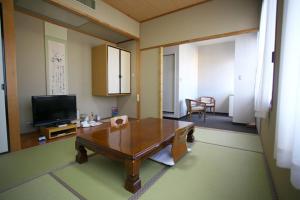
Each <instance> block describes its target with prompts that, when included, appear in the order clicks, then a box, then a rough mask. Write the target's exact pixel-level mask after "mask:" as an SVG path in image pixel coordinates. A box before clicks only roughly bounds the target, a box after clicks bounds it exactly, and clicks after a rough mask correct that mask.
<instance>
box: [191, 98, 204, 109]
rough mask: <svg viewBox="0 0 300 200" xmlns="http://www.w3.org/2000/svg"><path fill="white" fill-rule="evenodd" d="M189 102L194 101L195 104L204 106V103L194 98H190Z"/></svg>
mask: <svg viewBox="0 0 300 200" xmlns="http://www.w3.org/2000/svg"><path fill="white" fill-rule="evenodd" d="M190 101H191V102H195V103H196V104H197V105H200V106H203V107H206V103H204V102H202V101H199V100H194V99H190Z"/></svg>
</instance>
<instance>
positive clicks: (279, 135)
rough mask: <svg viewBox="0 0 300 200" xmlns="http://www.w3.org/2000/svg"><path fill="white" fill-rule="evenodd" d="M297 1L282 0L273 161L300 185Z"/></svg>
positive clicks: (299, 8)
mask: <svg viewBox="0 0 300 200" xmlns="http://www.w3.org/2000/svg"><path fill="white" fill-rule="evenodd" d="M299 20H300V1H299V0H286V1H284V12H283V27H282V38H281V40H282V41H281V55H280V69H279V86H278V87H279V88H278V105H277V120H276V144H275V157H276V159H277V165H278V166H279V167H283V168H289V169H291V182H292V184H293V185H294V186H295V187H296V188H298V189H300V23H299Z"/></svg>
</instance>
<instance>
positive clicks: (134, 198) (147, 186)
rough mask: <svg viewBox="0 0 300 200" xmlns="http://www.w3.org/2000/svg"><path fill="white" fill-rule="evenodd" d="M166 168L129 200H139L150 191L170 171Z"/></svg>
mask: <svg viewBox="0 0 300 200" xmlns="http://www.w3.org/2000/svg"><path fill="white" fill-rule="evenodd" d="M169 168H170V167H168V166H165V167H164V168H162V169H161V170H160V171H159V172H158V173H156V174H155V175H154V176H153V177H152V178H151V179H150V180H149V181H147V182H146V183H145V184H144V185H143V186H142V187H141V188H140V189H139V190H138V191H137V192H136V193H134V194H133V195H132V196H131V197H129V199H128V200H138V199H139V198H140V197H141V196H142V195H143V194H144V193H145V192H146V191H148V190H149V189H150V188H151V187H152V186H153V185H154V184H155V183H156V182H157V181H158V180H159V179H160V178H161V177H162V176H163V175H164V174H165V173H166V172H167V170H168V169H169Z"/></svg>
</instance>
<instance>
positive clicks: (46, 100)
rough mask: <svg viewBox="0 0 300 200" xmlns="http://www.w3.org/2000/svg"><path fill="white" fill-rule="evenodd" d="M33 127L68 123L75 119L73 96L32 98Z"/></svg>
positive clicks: (74, 97) (75, 110) (74, 100)
mask: <svg viewBox="0 0 300 200" xmlns="http://www.w3.org/2000/svg"><path fill="white" fill-rule="evenodd" d="M31 102H32V116H33V125H34V126H48V125H53V124H57V125H59V124H64V123H70V122H71V121H72V120H74V119H76V112H77V108H76V96H75V95H51V96H32V98H31Z"/></svg>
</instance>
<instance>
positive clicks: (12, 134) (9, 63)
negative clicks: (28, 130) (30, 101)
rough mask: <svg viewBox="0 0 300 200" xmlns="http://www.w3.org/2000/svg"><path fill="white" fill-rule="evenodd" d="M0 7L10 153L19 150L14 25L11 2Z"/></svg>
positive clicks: (8, 1)
mask: <svg viewBox="0 0 300 200" xmlns="http://www.w3.org/2000/svg"><path fill="white" fill-rule="evenodd" d="M0 3H1V5H2V15H3V16H2V17H3V18H2V23H3V37H4V42H3V45H4V54H5V55H4V58H5V68H6V74H5V75H6V83H7V105H6V106H7V111H8V116H7V120H8V134H9V137H8V138H9V148H10V151H17V150H19V149H21V141H20V122H19V103H18V92H17V67H16V38H15V25H14V24H15V23H14V5H13V1H11V0H0Z"/></svg>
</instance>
